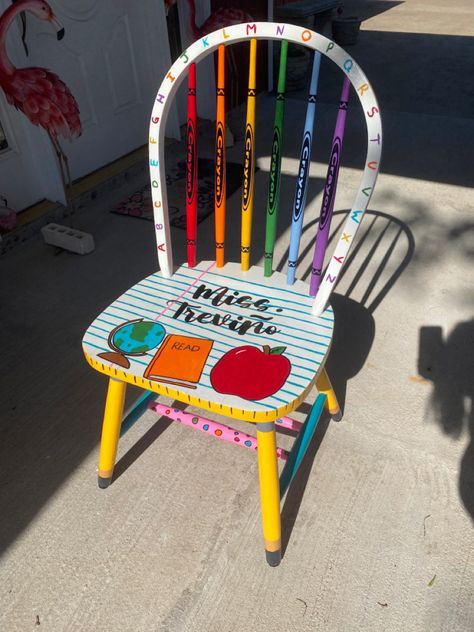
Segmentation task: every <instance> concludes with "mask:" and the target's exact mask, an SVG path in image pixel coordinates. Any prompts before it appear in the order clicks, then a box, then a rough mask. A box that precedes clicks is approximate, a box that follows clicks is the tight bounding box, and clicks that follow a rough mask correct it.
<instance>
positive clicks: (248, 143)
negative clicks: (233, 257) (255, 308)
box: [240, 38, 257, 271]
mask: <svg viewBox="0 0 474 632" xmlns="http://www.w3.org/2000/svg"><path fill="white" fill-rule="evenodd" d="M256 77H257V40H256V39H254V38H252V39H251V40H250V63H249V84H248V93H247V120H246V123H245V149H244V178H243V183H242V231H241V240H240V250H241V267H242V270H244V271H246V270H248V269H249V266H250V241H251V237H252V211H253V188H254V173H255V100H256Z"/></svg>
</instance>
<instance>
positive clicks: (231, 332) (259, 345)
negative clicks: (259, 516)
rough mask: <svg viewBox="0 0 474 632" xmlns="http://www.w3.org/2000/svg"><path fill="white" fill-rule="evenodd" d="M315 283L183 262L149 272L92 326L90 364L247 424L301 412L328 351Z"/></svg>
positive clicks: (329, 326) (329, 318) (329, 325)
mask: <svg viewBox="0 0 474 632" xmlns="http://www.w3.org/2000/svg"><path fill="white" fill-rule="evenodd" d="M312 302H313V298H312V297H310V296H309V295H308V285H307V284H305V283H303V282H301V281H297V282H296V283H295V284H294V285H292V286H288V285H287V284H286V277H285V276H284V275H283V274H281V273H278V272H275V273H274V274H273V275H272V276H271V277H269V278H267V277H265V276H264V275H263V269H261V268H259V267H252V268H251V269H250V270H249V271H248V272H242V271H241V269H240V265H239V264H237V263H227V264H226V265H225V266H224V267H222V268H217V267H216V264H215V263H214V262H209V261H205V262H201V263H199V264H198V265H197V266H196V267H194V268H189V267H188V266H187V265H182V266H181V267H180V268H178V269H177V270H176V272H175V273H174V274H173V276H172V277H171V278H164V277H163V276H162V275H161V273H160V272H156V273H154V274H151V275H150V276H148V277H146V278H145V279H144V280H143V281H140V282H139V283H137V284H136V285H134V286H133V287H132V288H131V289H129V290H127V291H126V292H125V293H124V294H122V296H120V297H119V298H118V299H117V300H116V301H114V302H113V303H112V304H111V305H110V306H109V307H107V309H105V310H104V311H103V312H102V313H101V314H100V316H98V318H96V319H95V320H94V322H93V323H92V324H91V325H90V327H89V328H88V329H87V331H86V333H85V336H84V339H83V349H84V353H85V356H86V359H87V361H88V362H89V364H90V365H91V366H92V367H93V368H94V369H96V370H98V371H100V372H102V373H105V374H106V375H108V376H111V377H116V378H117V379H120V380H123V381H126V382H129V383H131V384H136V385H137V386H140V387H142V388H145V389H147V390H150V391H154V392H156V393H160V394H162V395H167V396H168V397H173V398H175V399H177V400H180V401H183V402H186V403H188V404H192V405H195V406H199V407H200V408H204V409H207V410H211V411H214V412H217V413H221V414H224V415H228V416H232V417H234V418H238V419H244V420H246V421H253V422H257V421H272V420H274V419H278V418H279V417H282V416H284V415H286V414H287V413H289V412H290V411H292V410H294V409H295V408H296V407H297V406H298V405H299V404H300V403H301V402H302V401H303V400H304V399H305V397H306V395H307V393H308V391H309V390H310V388H311V387H312V386H313V384H314V382H315V378H316V376H317V374H318V371H319V370H320V368H321V367H322V366H324V361H325V358H326V356H327V354H328V352H329V348H330V344H331V338H332V333H333V326H334V317H333V311H332V308H331V307H328V308H327V309H326V310H325V311H324V313H323V314H321V315H320V316H317V317H316V316H313V315H311V305H312Z"/></svg>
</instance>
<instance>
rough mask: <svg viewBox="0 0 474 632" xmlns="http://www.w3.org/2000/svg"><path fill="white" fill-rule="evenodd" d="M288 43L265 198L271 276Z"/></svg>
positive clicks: (284, 49)
mask: <svg viewBox="0 0 474 632" xmlns="http://www.w3.org/2000/svg"><path fill="white" fill-rule="evenodd" d="M287 55H288V42H287V41H286V40H283V41H282V43H281V48H280V69H279V73H278V88H277V98H276V106H275V124H274V126H273V142H272V156H271V162H270V176H269V182H268V197H267V223H266V229H265V260H264V266H263V269H264V274H265V276H267V277H268V276H271V274H272V271H273V250H274V248H275V239H276V231H277V220H278V207H279V204H280V175H281V153H282V145H283V117H284V113H285V84H286V59H287Z"/></svg>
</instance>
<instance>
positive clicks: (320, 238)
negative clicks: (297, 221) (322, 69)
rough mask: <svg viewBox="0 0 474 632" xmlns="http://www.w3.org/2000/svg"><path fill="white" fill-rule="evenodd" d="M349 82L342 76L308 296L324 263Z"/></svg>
mask: <svg viewBox="0 0 474 632" xmlns="http://www.w3.org/2000/svg"><path fill="white" fill-rule="evenodd" d="M350 88H351V82H350V81H349V79H348V77H347V76H346V77H344V83H343V84H342V91H341V101H340V103H339V111H338V113H337V119H336V127H335V129H334V136H333V139H332V148H331V156H330V158H329V164H328V171H327V175H326V182H325V183H324V190H323V202H322V205H321V213H320V216H319V228H318V232H317V235H316V244H315V246H314V256H313V265H312V268H311V280H310V285H309V293H310V296H316V294H317V292H318V288H319V284H320V283H321V274H322V269H323V264H324V255H325V254H326V248H327V245H328V237H329V229H330V227H331V218H332V213H333V210H334V200H335V197H336V188H337V178H338V175H339V166H340V164H341V154H342V143H343V140H344V128H345V125H346V114H347V104H348V102H349V92H350Z"/></svg>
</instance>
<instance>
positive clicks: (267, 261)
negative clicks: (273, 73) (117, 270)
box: [83, 23, 382, 566]
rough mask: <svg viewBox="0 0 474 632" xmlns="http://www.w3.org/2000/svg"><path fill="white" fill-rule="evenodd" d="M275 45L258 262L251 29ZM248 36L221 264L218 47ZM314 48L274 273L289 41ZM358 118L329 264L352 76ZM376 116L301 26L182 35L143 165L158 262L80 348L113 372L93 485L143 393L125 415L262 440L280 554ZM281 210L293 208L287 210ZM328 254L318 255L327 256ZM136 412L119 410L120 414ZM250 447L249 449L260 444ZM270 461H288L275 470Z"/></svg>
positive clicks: (266, 526)
mask: <svg viewBox="0 0 474 632" xmlns="http://www.w3.org/2000/svg"><path fill="white" fill-rule="evenodd" d="M259 39H261V40H277V41H280V42H281V52H280V71H279V78H278V90H277V95H276V114H275V126H274V133H273V142H272V147H271V156H272V158H271V166H270V174H269V190H268V202H267V211H266V216H267V220H266V235H265V252H264V267H263V268H260V267H257V266H252V267H250V263H249V257H250V248H251V229H252V211H253V187H254V169H255V145H254V139H255V134H258V130H257V131H256V129H255V102H256V94H255V92H256V89H255V79H256V53H257V40H259ZM242 41H249V46H250V68H249V88H248V107H247V120H246V129H245V141H244V146H245V147H244V165H243V167H244V168H243V184H242V230H241V261H240V263H237V262H226V261H225V208H226V169H225V166H226V156H225V146H226V144H225V107H224V104H225V101H224V99H225V77H224V73H225V70H224V68H225V47H226V46H229V45H232V44H233V43H236V42H242ZM289 42H291V43H295V44H300V45H302V46H306V47H308V48H309V49H312V50H313V51H314V60H313V67H312V76H311V85H310V91H309V97H308V106H307V116H306V122H305V130H304V134H303V141H302V146H301V156H300V164H299V170H298V174H297V177H296V178H295V180H296V190H295V198H294V206H293V212H292V217H291V223H292V228H291V239H290V245H289V263H288V271H287V274H286V275H285V274H282V273H281V272H275V271H274V270H273V269H272V268H273V249H274V245H275V240H276V217H277V214H278V206H279V183H280V163H281V137H282V129H283V116H284V103H285V101H284V92H285V72H286V52H287V46H288V43H289ZM216 50H217V51H218V77H217V124H216V162H215V171H216V176H215V235H216V236H215V246H216V256H215V260H214V261H200V262H197V255H196V253H197V249H196V239H197V237H196V234H197V219H196V197H197V181H198V173H197V149H196V136H197V129H196V120H197V113H196V96H195V95H196V68H195V64H196V63H197V62H199V61H200V60H201V59H203V58H204V57H205V56H207V55H209V54H211V53H212V52H214V51H216ZM321 56H326V57H328V58H329V59H331V60H332V61H333V62H334V63H335V64H336V65H337V66H339V67H340V69H341V70H342V73H343V75H342V76H343V82H342V83H343V86H342V96H341V102H340V105H339V110H338V115H337V123H336V129H335V132H334V138H333V143H332V150H331V154H330V158H329V165H328V171H327V178H326V184H325V187H324V192H323V201H322V208H321V216H320V221H319V231H318V235H317V238H316V245H315V251H314V257H313V265H312V269H311V280H310V283H304V282H302V281H300V280H297V279H296V274H295V273H296V267H297V261H298V251H299V240H300V235H301V230H302V224H303V216H304V208H305V200H306V191H307V182H308V172H309V165H310V160H311V143H312V133H313V124H314V111H315V106H316V94H317V82H318V74H319V64H320V60H321ZM186 76H187V77H188V81H189V83H188V93H189V97H188V105H189V107H188V125H187V132H186V137H187V178H186V212H187V228H186V232H187V236H186V237H187V255H188V257H187V259H188V260H187V262H186V263H183V264H181V265H176V266H175V264H174V262H173V255H172V246H171V235H170V228H169V220H168V210H167V194H166V178H165V164H164V160H165V151H164V147H165V123H166V117H167V114H168V112H169V110H170V106H171V103H172V101H173V96H174V95H175V94H176V91H177V88H178V86H179V84H180V83H181V81H182V80H183V79H184V77H186ZM351 84H352V86H353V87H354V88H355V92H356V94H357V96H358V98H359V100H360V103H361V105H362V108H363V111H364V114H365V119H366V122H367V132H368V141H367V155H366V158H365V167H364V170H363V173H362V179H361V183H360V186H359V189H358V191H357V194H356V196H355V201H354V204H353V206H352V209H351V211H350V212H349V213H348V215H347V218H346V220H345V222H344V224H343V228H342V233H341V235H340V237H339V239H338V240H337V244H336V247H335V251H334V252H333V254H332V255H331V257H330V259H329V262H328V264H327V267H326V268H325V267H324V260H325V250H326V244H327V240H328V233H329V224H330V220H331V215H332V212H333V206H334V197H335V191H336V184H337V176H338V171H339V164H340V158H341V151H342V144H343V135H344V123H345V116H346V110H347V102H348V98H349V90H350V85H351ZM381 138H382V132H381V121H380V113H379V108H378V105H377V101H376V98H375V95H374V93H373V90H372V88H371V87H370V84H369V82H368V80H367V79H366V77H365V75H364V74H363V72H362V71H361V69H360V68H359V67H358V66H357V64H356V62H355V61H354V60H353V59H352V58H351V56H350V55H349V54H348V53H346V52H345V51H344V50H343V49H341V48H340V47H339V46H337V45H336V44H335V43H334V42H332V41H330V40H328V39H327V38H325V37H323V36H322V35H319V34H318V33H315V32H313V31H310V30H308V29H305V28H302V27H299V26H294V25H289V24H274V23H254V24H250V23H249V24H239V25H235V26H231V27H228V28H225V29H221V30H219V31H215V32H213V33H211V34H209V35H207V36H205V37H203V38H201V39H199V40H198V41H196V42H195V43H194V44H192V46H190V47H189V48H188V49H187V50H186V51H184V52H183V53H182V54H181V56H180V57H179V59H178V60H177V61H176V62H175V63H174V64H173V66H172V67H171V69H170V71H169V72H168V73H167V75H166V77H165V78H164V80H163V83H162V84H161V86H160V88H159V90H158V93H157V96H156V100H155V103H154V107H153V113H152V117H151V126H150V138H149V143H150V174H151V187H152V196H153V207H154V224H155V231H156V244H157V254H158V260H159V266H160V271H158V272H154V273H153V274H151V275H150V276H148V277H147V278H145V279H144V280H142V281H140V282H138V283H137V284H136V285H134V286H133V287H132V288H130V289H129V290H127V291H126V292H125V293H124V294H123V295H122V296H120V297H119V298H118V299H117V300H116V301H114V302H113V303H112V304H111V305H110V306H109V307H108V308H107V309H105V310H104V311H103V312H102V313H101V314H100V316H98V317H97V318H96V319H95V320H94V322H93V323H92V324H91V326H90V327H89V328H88V330H87V332H86V334H85V336H84V340H83V348H84V353H85V356H86V358H87V361H88V362H89V364H90V365H91V366H92V367H93V368H94V369H96V370H98V371H100V372H101V373H105V374H106V375H107V376H109V387H108V393H107V400H106V405H105V414H104V422H103V429H102V439H101V446H100V457H99V486H100V487H107V486H108V485H109V484H110V482H111V480H112V474H113V469H114V464H115V458H116V452H117V445H118V440H119V434H120V428H121V425H122V422H123V421H124V419H123V406H124V396H125V388H126V385H127V384H134V385H137V386H139V387H141V388H143V389H144V390H145V392H144V394H143V396H142V397H141V398H140V399H139V401H138V402H137V403H136V404H135V406H134V407H133V409H132V411H131V412H130V415H132V416H136V415H137V414H139V413H140V412H141V411H142V410H143V409H144V408H152V409H153V410H155V411H156V412H157V413H159V414H160V415H164V416H167V417H169V418H171V419H174V420H176V421H178V422H180V423H182V424H186V425H189V426H190V427H194V428H196V429H198V430H201V431H202V432H206V433H208V434H212V435H213V436H215V437H218V438H221V439H225V440H227V441H231V442H232V443H234V444H236V445H239V446H241V447H247V448H250V449H254V450H257V456H258V468H259V478H260V497H261V511H262V521H263V536H264V542H265V550H266V556H267V561H268V563H269V564H270V565H272V566H275V565H277V564H279V562H280V557H281V553H280V551H281V541H280V499H281V498H282V497H283V495H284V494H285V492H286V490H287V489H288V486H289V484H290V482H291V480H292V478H293V477H294V475H295V473H296V471H297V469H298V467H299V465H300V463H301V460H302V458H303V456H304V454H305V452H306V449H307V447H308V444H309V442H310V441H311V438H312V436H313V433H314V430H315V428H316V424H317V423H318V420H319V418H320V415H321V413H322V410H323V408H324V406H326V407H327V408H328V410H329V413H330V414H331V415H332V417H333V418H334V419H337V420H339V419H340V418H341V411H340V408H339V404H338V402H337V398H336V395H335V393H334V391H333V389H332V386H331V383H330V380H329V378H328V375H327V373H326V371H325V369H324V366H325V361H326V358H327V355H328V352H329V349H330V346H331V338H332V333H333V324H334V318H333V310H332V308H331V306H330V305H329V304H328V300H329V297H330V294H331V290H332V289H333V287H334V286H335V283H336V281H337V279H338V276H339V273H340V271H341V269H342V266H343V265H344V262H345V260H346V258H347V254H348V251H349V248H350V247H351V243H352V241H353V240H354V235H355V233H356V231H357V229H358V227H359V224H360V221H361V219H362V216H363V214H364V211H365V209H366V208H367V205H368V202H369V200H370V197H371V194H372V191H373V188H374V185H375V180H376V177H377V172H378V168H379V162H380V152H381ZM288 218H289V219H290V210H288ZM326 259H327V258H326ZM315 386H316V388H317V391H318V395H317V397H316V400H315V402H314V404H313V406H312V408H311V411H310V413H309V415H308V417H307V419H306V421H305V422H304V423H303V424H302V423H299V422H297V421H295V420H293V419H291V418H290V417H288V416H287V415H288V414H289V413H291V412H292V411H294V410H295V409H296V408H297V407H298V406H299V405H300V403H301V402H303V401H304V400H305V398H306V397H307V395H308V394H309V392H310V391H311V389H313V387H315ZM156 394H160V395H165V396H168V397H171V398H174V399H175V400H179V401H181V402H184V403H185V404H190V405H193V406H197V407H199V408H200V409H202V410H210V411H212V412H213V413H219V414H221V415H224V416H226V417H231V418H234V419H240V420H244V421H247V422H249V423H251V424H255V425H256V435H257V436H256V438H255V437H253V436H251V435H250V434H249V435H247V434H244V433H242V432H239V431H237V430H234V429H233V428H231V427H229V426H226V425H224V424H222V423H217V422H215V421H212V420H209V419H206V418H204V417H203V416H201V415H195V414H191V413H189V412H188V411H182V410H177V409H172V408H170V407H168V406H166V405H165V404H162V403H157V402H156V401H154V400H155V399H156ZM130 419H131V417H130V416H128V417H127V420H128V421H127V423H128V422H129V421H130ZM278 426H282V427H285V428H289V429H291V430H295V431H297V433H298V434H297V436H296V439H295V442H294V445H293V448H292V450H291V451H290V452H285V451H284V450H282V449H280V448H277V444H276V428H277V427H278ZM257 448H258V449H257ZM278 458H281V459H283V460H284V461H285V465H284V467H283V471H282V474H281V477H280V478H279V474H278Z"/></svg>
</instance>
